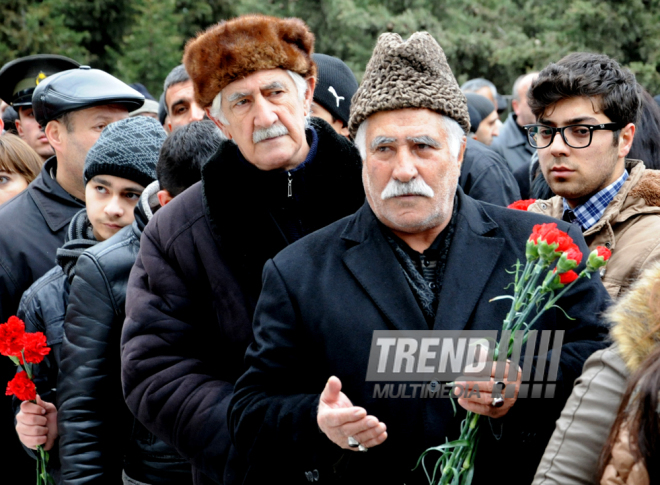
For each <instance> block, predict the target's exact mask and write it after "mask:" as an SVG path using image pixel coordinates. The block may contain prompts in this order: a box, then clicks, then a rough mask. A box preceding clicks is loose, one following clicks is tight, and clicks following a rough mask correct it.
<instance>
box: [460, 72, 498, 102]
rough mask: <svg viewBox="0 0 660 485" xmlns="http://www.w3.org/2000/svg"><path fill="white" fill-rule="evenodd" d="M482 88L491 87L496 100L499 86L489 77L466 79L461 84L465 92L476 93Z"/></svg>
mask: <svg viewBox="0 0 660 485" xmlns="http://www.w3.org/2000/svg"><path fill="white" fill-rule="evenodd" d="M482 88H488V89H490V92H491V94H492V95H493V99H495V100H496V99H497V88H496V87H495V85H494V84H493V83H492V82H490V81H489V80H488V79H484V78H482V77H478V78H475V79H470V80H469V81H466V82H465V83H463V85H462V86H461V91H463V92H464V93H476V92H477V91H479V90H480V89H482Z"/></svg>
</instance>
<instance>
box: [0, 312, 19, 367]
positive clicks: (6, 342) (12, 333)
mask: <svg viewBox="0 0 660 485" xmlns="http://www.w3.org/2000/svg"><path fill="white" fill-rule="evenodd" d="M23 347H25V324H24V323H23V321H22V320H20V319H19V318H16V317H9V320H8V321H7V323H3V324H2V325H0V354H2V355H5V356H8V357H20V356H21V350H23Z"/></svg>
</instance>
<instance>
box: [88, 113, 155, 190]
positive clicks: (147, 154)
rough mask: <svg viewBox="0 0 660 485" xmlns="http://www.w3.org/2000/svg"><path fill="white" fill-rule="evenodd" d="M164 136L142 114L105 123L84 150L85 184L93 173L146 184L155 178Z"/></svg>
mask: <svg viewBox="0 0 660 485" xmlns="http://www.w3.org/2000/svg"><path fill="white" fill-rule="evenodd" d="M166 138H167V134H166V133H165V130H163V127H162V126H161V125H160V124H159V123H158V121H156V120H155V119H153V118H148V117H146V116H136V117H134V118H126V119H123V120H121V121H116V122H114V123H111V124H109V125H108V126H107V127H106V128H105V129H104V130H103V131H102V132H101V136H100V137H99V139H98V141H97V142H96V143H95V144H94V146H93V147H92V148H91V149H90V150H89V152H88V153H87V158H86V159H85V170H84V172H83V178H84V181H85V185H86V184H87V182H89V181H90V180H91V179H92V177H94V176H96V175H114V176H115V177H121V178H124V179H128V180H132V181H133V182H135V183H137V184H140V185H141V186H142V187H146V186H147V185H149V184H150V183H151V182H153V181H154V180H156V163H157V162H158V155H159V153H160V147H161V145H162V144H163V142H164V141H165V139H166Z"/></svg>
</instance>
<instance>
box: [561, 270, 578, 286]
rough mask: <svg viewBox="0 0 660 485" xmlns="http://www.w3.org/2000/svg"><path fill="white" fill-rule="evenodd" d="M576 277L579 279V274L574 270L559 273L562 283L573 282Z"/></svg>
mask: <svg viewBox="0 0 660 485" xmlns="http://www.w3.org/2000/svg"><path fill="white" fill-rule="evenodd" d="M576 279H578V274H577V273H576V272H575V271H573V270H570V271H567V272H566V273H561V274H560V275H559V282H560V283H561V284H562V285H568V284H570V283H573V282H574V281H575V280H576Z"/></svg>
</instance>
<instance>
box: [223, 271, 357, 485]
mask: <svg viewBox="0 0 660 485" xmlns="http://www.w3.org/2000/svg"><path fill="white" fill-rule="evenodd" d="M298 323H299V322H298V321H297V316H296V310H295V308H294V304H293V303H292V301H291V298H290V297H289V295H288V293H287V288H286V284H285V282H284V281H283V279H282V277H281V275H280V273H279V271H278V269H277V267H276V265H275V264H274V263H273V261H268V263H266V266H265V267H264V277H263V290H262V293H261V296H260V298H259V303H258V305H257V308H256V312H255V316H254V324H253V330H254V343H253V344H252V345H251V346H250V347H249V348H248V351H247V353H246V364H247V365H248V366H249V370H248V371H247V372H246V373H245V374H244V375H243V376H242V377H241V378H240V379H239V381H238V382H237V383H236V392H235V395H234V398H233V400H232V404H231V407H230V422H231V431H232V438H233V441H234V443H235V445H236V448H237V450H238V452H239V453H240V454H241V455H242V456H244V457H246V459H247V462H248V465H249V467H250V473H252V474H259V473H262V474H263V470H267V469H268V468H270V467H275V468H276V469H278V470H280V471H281V473H282V474H283V477H286V479H287V482H288V483H294V482H295V479H296V478H297V479H298V480H299V481H301V482H303V483H304V482H305V472H306V471H309V470H316V473H318V474H319V475H320V476H321V477H326V476H332V475H333V474H335V473H338V472H339V469H340V468H341V467H339V462H340V460H341V458H342V457H343V455H344V451H343V450H342V449H341V448H339V447H338V446H337V445H336V444H334V443H333V442H332V441H330V439H328V438H327V437H326V436H325V434H323V433H322V432H321V431H320V429H319V427H318V424H317V420H316V416H317V412H318V405H319V398H320V394H321V391H322V390H323V386H324V383H325V378H327V377H325V378H324V377H323V375H324V374H323V375H321V376H320V375H319V372H318V369H316V368H311V369H310V366H305V365H304V363H305V362H309V359H308V358H306V357H305V356H304V355H302V352H304V350H303V349H304V348H305V347H309V345H305V343H304V342H301V341H300V340H301V339H300V333H299V331H298V329H297V328H296V327H297V325H298ZM348 453H352V452H348ZM264 475H265V474H263V475H259V476H257V477H255V476H251V475H250V474H248V476H247V477H246V481H248V482H250V481H255V480H262V479H264V478H265V476H264Z"/></svg>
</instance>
